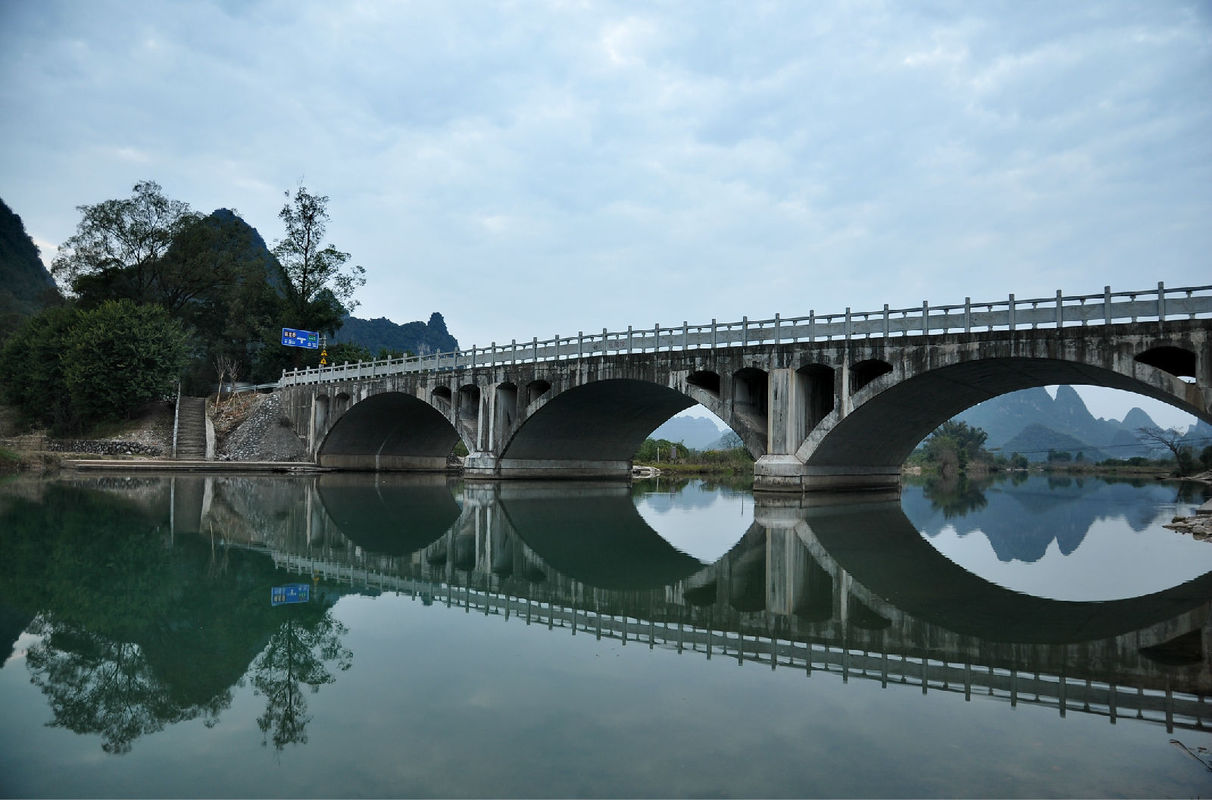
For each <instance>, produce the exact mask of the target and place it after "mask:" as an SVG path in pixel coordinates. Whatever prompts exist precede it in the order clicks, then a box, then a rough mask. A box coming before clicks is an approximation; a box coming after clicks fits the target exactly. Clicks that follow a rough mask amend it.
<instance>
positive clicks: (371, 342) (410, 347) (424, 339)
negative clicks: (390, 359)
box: [332, 311, 459, 355]
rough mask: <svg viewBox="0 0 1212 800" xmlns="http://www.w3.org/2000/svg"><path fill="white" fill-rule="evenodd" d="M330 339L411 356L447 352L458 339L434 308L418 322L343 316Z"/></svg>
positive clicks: (453, 346)
mask: <svg viewBox="0 0 1212 800" xmlns="http://www.w3.org/2000/svg"><path fill="white" fill-rule="evenodd" d="M332 340H333V342H334V343H337V342H356V343H357V344H360V345H362V346H363V347H365V348H366V349H367V350H369V351H370V352H371V353H372V354H375V355H377V354H378V353H379V351H380V350H384V349H386V350H394V351H396V352H406V353H412V354H413V355H427V354H429V353H449V352H451V351H453V350H458V349H459V340H458V339H456V338H455V337H453V336H451V335H450V333H449V331H447V330H446V320H445V319H443V318H442V315H441V314H439V313H438V312H436V311H435V312H434V313H433V314H431V315H430V316H429V322H428V323H425V322H419V321H418V322H406V323H404V324H403V325H400V324H398V323H395V322H392V321H391V320H389V319H387V318H386V317H379V318H377V319H358V318H357V317H346V318H345V324H343V325H342V326H341V329H340V330H338V331H337V332H336V334H334V335H333V337H332Z"/></svg>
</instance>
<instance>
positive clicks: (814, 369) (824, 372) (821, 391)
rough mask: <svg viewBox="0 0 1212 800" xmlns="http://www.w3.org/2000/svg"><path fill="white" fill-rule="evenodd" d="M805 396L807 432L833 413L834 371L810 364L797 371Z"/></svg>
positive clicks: (823, 365) (831, 368) (821, 365)
mask: <svg viewBox="0 0 1212 800" xmlns="http://www.w3.org/2000/svg"><path fill="white" fill-rule="evenodd" d="M796 374H797V375H798V376H799V378H800V380H801V381H802V384H801V385H802V388H803V390H804V394H805V402H804V416H805V422H806V423H807V430H809V431H810V430H812V429H813V428H815V427H816V426H817V425H818V424H820V422H821V420H823V419H824V418H825V417H827V416H829V414H830V413H832V412H833V407H834V395H835V392H834V369H833V367H830V366H826V365H825V364H808V365H807V366H804V367H800V368H799V369H798V370H796Z"/></svg>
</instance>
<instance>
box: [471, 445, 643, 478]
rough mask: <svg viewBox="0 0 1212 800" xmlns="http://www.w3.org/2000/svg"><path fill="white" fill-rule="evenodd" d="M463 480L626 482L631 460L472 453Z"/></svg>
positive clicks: (629, 475)
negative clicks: (516, 456) (509, 456)
mask: <svg viewBox="0 0 1212 800" xmlns="http://www.w3.org/2000/svg"><path fill="white" fill-rule="evenodd" d="M463 477H464V478H466V479H467V480H472V481H474V480H487V481H495V480H514V479H535V478H538V479H555V480H570V479H578V480H579V479H584V478H598V479H607V480H610V479H617V480H627V479H629V478H630V477H631V462H630V461H609V460H600V461H599V460H582V459H555V458H551V459H542V458H499V457H498V456H496V455H494V454H492V453H484V452H480V453H471V454H469V455H468V456H467V458H466V459H464V461H463Z"/></svg>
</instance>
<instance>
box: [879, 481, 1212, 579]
mask: <svg viewBox="0 0 1212 800" xmlns="http://www.w3.org/2000/svg"><path fill="white" fill-rule="evenodd" d="M1206 496H1207V488H1206V487H1204V486H1202V485H1200V484H1193V483H1158V482H1155V481H1141V480H1116V479H1113V478H1099V477H1082V476H1063V475H1057V476H1045V475H1030V476H1028V475H1026V474H1022V473H1018V474H1015V475H1014V476H1013V477H1012V478H1006V477H1004V476H998V477H991V478H984V479H954V478H953V479H951V480H938V479H932V480H928V481H922V482H914V483H912V484H910V485H907V486H906V487H905V489H904V491H903V493H902V504H903V506H904V508H905V512H906V514H907V515H908V516H909V518H910V519H911V520H912V521H913V523H914V525H915V526H916V527H917V528H918V530H920V531H921V532H922V534H923V535H924V536H926V537H927V538H928V539H929V541H930V542H931V543H932V544H933V545H934V546H935V547H936V548H937V549H938V550H939V551H940V552H942V553H943V554H944V555H946V556H947V558H948V559H950V560H952V561H954V562H956V563H958V564H960V565H961V566H963V567H964V568H966V569H968V570H969V571H971V572H975V573H977V574H980V575H981V576H983V577H985V578H987V579H989V580H990V581H992V582H995V583H997V584H999V585H1001V586H1005V587H1006V588H1009V589H1014V590H1016V591H1021V592H1025V593H1028V594H1032V595H1037V596H1042V597H1051V598H1054V599H1058V600H1114V599H1122V598H1127V597H1136V596H1140V595H1147V594H1151V593H1153V592H1157V591H1160V590H1163V589H1166V588H1168V587H1170V586H1172V585H1174V584H1176V583H1182V582H1184V581H1187V580H1191V579H1194V578H1197V577H1198V576H1200V575H1203V574H1204V573H1206V572H1208V571H1212V547H1208V546H1207V545H1206V544H1204V543H1201V542H1198V541H1195V540H1194V539H1192V538H1191V537H1189V536H1180V535H1177V534H1175V533H1172V532H1170V531H1166V530H1163V529H1162V527H1161V526H1162V525H1163V524H1164V523H1168V522H1169V521H1170V520H1171V519H1172V518H1173V517H1174V516H1175V515H1185V514H1190V513H1193V510H1194V508H1195V507H1197V506H1198V505H1199V504H1200V503H1201V502H1203V500H1204V499H1205V498H1206Z"/></svg>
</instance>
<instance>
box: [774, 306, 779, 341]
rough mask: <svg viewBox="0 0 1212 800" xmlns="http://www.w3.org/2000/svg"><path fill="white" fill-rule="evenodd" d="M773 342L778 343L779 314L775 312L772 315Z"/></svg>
mask: <svg viewBox="0 0 1212 800" xmlns="http://www.w3.org/2000/svg"><path fill="white" fill-rule="evenodd" d="M774 343H775V344H776V345H777V344H778V343H779V315H778V314H777V313H776V314H775V315H774Z"/></svg>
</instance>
